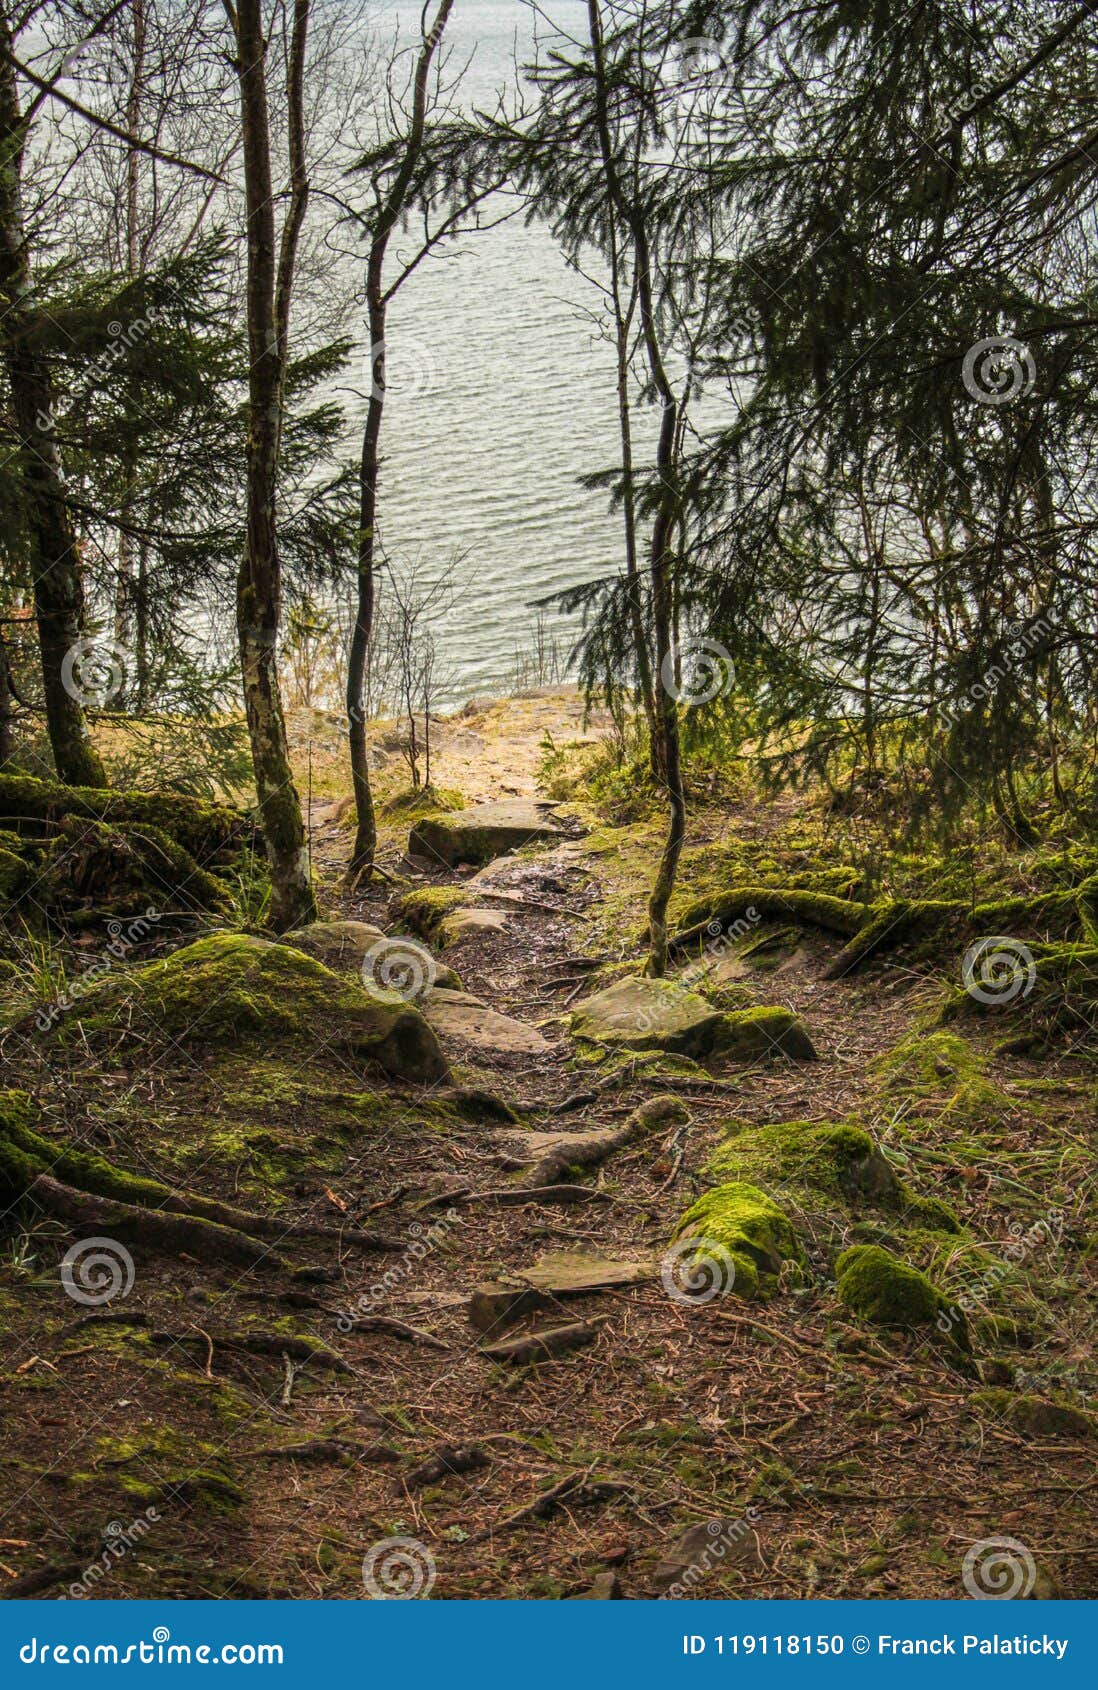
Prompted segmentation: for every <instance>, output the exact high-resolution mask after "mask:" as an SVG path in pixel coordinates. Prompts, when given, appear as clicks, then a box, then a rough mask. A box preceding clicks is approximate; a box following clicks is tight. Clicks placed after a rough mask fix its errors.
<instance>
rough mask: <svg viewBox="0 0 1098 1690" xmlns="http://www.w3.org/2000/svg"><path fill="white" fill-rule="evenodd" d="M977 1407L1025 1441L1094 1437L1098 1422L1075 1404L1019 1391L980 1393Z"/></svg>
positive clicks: (974, 1402) (978, 1393) (998, 1390)
mask: <svg viewBox="0 0 1098 1690" xmlns="http://www.w3.org/2000/svg"><path fill="white" fill-rule="evenodd" d="M972 1402H973V1405H974V1406H975V1407H977V1408H982V1409H984V1410H986V1412H987V1413H988V1414H991V1415H994V1417H995V1418H996V1419H997V1420H1002V1421H1004V1422H1005V1423H1006V1424H1007V1425H1008V1426H1009V1427H1010V1428H1011V1430H1012V1431H1015V1432H1017V1433H1018V1434H1019V1435H1020V1436H1021V1437H1023V1438H1046V1437H1052V1438H1092V1437H1093V1436H1094V1435H1095V1432H1098V1420H1096V1419H1095V1417H1094V1415H1093V1414H1087V1413H1085V1412H1084V1411H1083V1409H1081V1408H1075V1407H1074V1406H1073V1405H1072V1404H1071V1403H1068V1402H1062V1401H1058V1400H1057V1399H1055V1398H1052V1397H1035V1396H1027V1395H1019V1394H1018V1393H1017V1392H1015V1391H1007V1390H1001V1389H996V1388H993V1389H989V1390H983V1391H977V1392H976V1393H975V1394H974V1396H973V1398H972Z"/></svg>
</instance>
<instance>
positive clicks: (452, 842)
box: [408, 799, 564, 868]
mask: <svg viewBox="0 0 1098 1690" xmlns="http://www.w3.org/2000/svg"><path fill="white" fill-rule="evenodd" d="M563 837H564V836H563V834H562V831H561V829H560V828H559V827H558V826H557V825H556V823H555V822H554V821H553V819H552V816H551V814H550V807H549V806H548V805H545V804H538V803H534V802H531V801H530V800H525V799H505V800H501V801H499V802H496V803H492V804H476V805H474V807H473V808H472V809H471V810H455V811H451V812H446V813H442V814H438V815H434V816H423V817H422V818H421V819H420V820H419V821H418V822H417V823H416V824H415V826H414V827H413V829H412V831H411V833H410V834H409V836H408V852H409V855H411V856H416V857H429V858H430V859H431V860H432V862H435V863H442V864H444V865H445V866H446V867H447V868H454V867H455V866H456V865H457V864H458V863H488V862H491V861H492V858H493V857H502V856H503V855H504V853H505V852H507V851H515V850H517V849H518V848H519V847H520V846H522V845H529V844H532V843H533V842H535V841H537V840H554V839H561V838H563Z"/></svg>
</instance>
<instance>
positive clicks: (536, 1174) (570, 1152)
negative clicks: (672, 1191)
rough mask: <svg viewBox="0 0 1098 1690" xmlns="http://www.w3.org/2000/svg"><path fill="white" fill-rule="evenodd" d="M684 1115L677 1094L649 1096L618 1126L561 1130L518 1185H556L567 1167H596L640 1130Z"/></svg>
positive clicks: (673, 1122)
mask: <svg viewBox="0 0 1098 1690" xmlns="http://www.w3.org/2000/svg"><path fill="white" fill-rule="evenodd" d="M685 1119H687V1112H686V1108H685V1106H684V1105H683V1104H682V1103H681V1102H680V1101H679V1099H678V1098H676V1097H653V1098H650V1099H649V1100H648V1102H647V1103H642V1104H641V1105H640V1107H639V1109H634V1111H633V1113H632V1114H631V1115H630V1116H629V1119H628V1120H627V1121H626V1122H625V1123H624V1124H623V1125H622V1126H620V1127H615V1128H612V1129H611V1130H610V1131H608V1132H600V1133H567V1134H562V1135H561V1141H560V1143H559V1145H554V1146H553V1147H552V1149H550V1150H549V1151H547V1152H546V1154H545V1155H544V1156H542V1157H541V1159H540V1161H537V1162H535V1163H534V1166H533V1167H532V1168H531V1169H530V1171H529V1172H528V1173H527V1175H526V1178H525V1179H524V1180H523V1182H522V1186H521V1187H520V1188H519V1189H520V1190H526V1191H529V1190H531V1189H533V1190H538V1189H542V1190H543V1189H544V1188H545V1187H546V1186H552V1185H556V1184H557V1183H558V1181H560V1180H561V1178H562V1176H563V1175H564V1174H566V1173H567V1172H568V1170H569V1169H570V1168H594V1167H597V1166H598V1165H599V1163H601V1162H605V1161H606V1159H607V1157H609V1156H612V1155H613V1154H614V1152H615V1151H616V1150H624V1148H625V1146H626V1145H627V1144H631V1143H632V1142H633V1140H634V1139H635V1138H639V1137H640V1136H641V1135H642V1134H644V1133H647V1132H651V1131H652V1129H653V1128H655V1127H661V1126H668V1125H678V1124H680V1123H681V1122H682V1121H684V1120H685Z"/></svg>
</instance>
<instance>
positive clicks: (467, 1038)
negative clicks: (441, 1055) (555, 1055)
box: [423, 989, 552, 1056]
mask: <svg viewBox="0 0 1098 1690" xmlns="http://www.w3.org/2000/svg"><path fill="white" fill-rule="evenodd" d="M423 1014H424V1015H425V1017H426V1019H427V1021H428V1022H429V1024H430V1025H431V1027H432V1028H433V1029H434V1031H435V1033H437V1035H438V1037H439V1039H440V1040H441V1041H442V1042H443V1043H444V1044H448V1045H450V1046H453V1047H457V1046H460V1047H462V1048H463V1049H468V1048H472V1049H473V1050H488V1051H493V1052H496V1053H497V1054H502V1055H506V1056H543V1055H544V1054H545V1052H546V1051H547V1050H550V1049H551V1048H552V1047H551V1046H550V1044H549V1041H548V1039H546V1038H543V1036H542V1035H541V1033H539V1032H538V1030H537V1028H536V1027H531V1026H530V1024H529V1022H526V1021H516V1020H515V1018H514V1017H513V1016H511V1015H501V1014H500V1013H499V1011H498V1010H495V1009H491V1008H490V1007H489V1006H488V1004H486V1003H482V1002H481V1000H480V999H479V998H475V997H473V996H472V995H471V994H470V993H469V992H451V991H446V990H445V989H441V990H436V991H433V992H432V993H431V994H430V996H429V997H428V998H427V999H426V1001H425V1002H424V1004H423Z"/></svg>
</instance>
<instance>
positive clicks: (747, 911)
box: [671, 886, 872, 953]
mask: <svg viewBox="0 0 1098 1690" xmlns="http://www.w3.org/2000/svg"><path fill="white" fill-rule="evenodd" d="M871 910H872V906H871V905H869V904H861V903H857V902H855V901H854V900H852V899H850V898H832V897H830V896H829V895H828V894H827V893H824V892H805V891H801V890H799V889H798V888H796V887H790V888H788V889H782V888H778V887H775V886H737V887H735V888H734V889H733V890H731V891H729V892H720V893H714V894H713V896H712V897H709V898H700V899H699V900H698V901H697V902H696V903H693V904H691V905H690V907H689V908H688V909H687V910H686V911H685V912H684V914H683V922H684V926H683V927H682V928H681V929H680V930H679V932H678V933H676V934H675V936H674V938H673V939H672V940H671V949H672V950H673V951H676V952H680V953H681V952H682V951H686V950H692V949H693V948H694V947H698V948H700V949H704V947H705V945H706V942H707V941H708V942H712V940H713V938H714V936H715V932H716V930H717V929H718V928H719V930H720V931H722V932H723V931H725V930H726V929H727V928H729V927H732V926H734V925H735V924H736V923H737V922H740V921H746V922H752V923H753V922H756V921H796V922H798V923H799V924H800V926H802V927H818V928H820V929H822V931H823V932H825V933H838V934H840V935H841V936H842V937H844V938H850V937H853V935H854V934H855V933H857V932H858V930H859V928H861V927H863V926H864V925H865V923H866V921H867V920H868V919H869V916H870V914H871Z"/></svg>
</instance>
